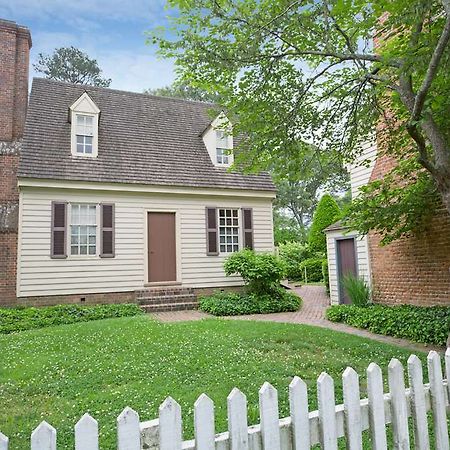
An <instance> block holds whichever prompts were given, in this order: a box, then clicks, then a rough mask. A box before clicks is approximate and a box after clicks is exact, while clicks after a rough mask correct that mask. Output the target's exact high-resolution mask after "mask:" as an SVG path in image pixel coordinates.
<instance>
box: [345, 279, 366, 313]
mask: <svg viewBox="0 0 450 450" xmlns="http://www.w3.org/2000/svg"><path fill="white" fill-rule="evenodd" d="M342 285H343V287H344V289H345V291H346V292H347V294H348V296H349V297H350V300H351V302H352V305H356V306H362V307H364V306H367V305H368V304H369V303H370V295H371V294H370V287H369V285H368V284H367V282H366V280H364V278H361V277H356V276H355V275H351V274H348V275H346V276H345V277H344V278H343V280H342Z"/></svg>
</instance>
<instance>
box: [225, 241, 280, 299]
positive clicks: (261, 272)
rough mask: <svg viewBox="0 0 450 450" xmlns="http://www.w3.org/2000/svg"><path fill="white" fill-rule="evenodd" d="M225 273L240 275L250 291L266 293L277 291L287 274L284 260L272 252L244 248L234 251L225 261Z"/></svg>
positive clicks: (260, 293)
mask: <svg viewBox="0 0 450 450" xmlns="http://www.w3.org/2000/svg"><path fill="white" fill-rule="evenodd" d="M224 269H225V274H226V275H227V276H230V275H236V274H237V275H240V276H241V277H242V279H243V280H244V281H245V283H246V284H247V286H248V290H249V292H250V293H254V294H257V295H266V294H270V293H272V292H276V291H277V288H278V285H279V283H280V281H281V280H282V279H283V277H284V274H285V266H284V264H283V262H282V261H281V260H280V259H279V258H278V257H277V256H275V255H273V254H271V253H255V252H254V251H253V250H249V249H244V250H241V251H240V252H236V253H233V254H232V255H231V256H229V257H228V258H227V259H226V261H225V263H224Z"/></svg>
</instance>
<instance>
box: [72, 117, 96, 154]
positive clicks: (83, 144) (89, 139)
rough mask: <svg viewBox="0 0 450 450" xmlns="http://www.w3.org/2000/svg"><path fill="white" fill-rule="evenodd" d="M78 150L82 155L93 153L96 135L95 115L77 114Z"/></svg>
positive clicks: (76, 133) (76, 134)
mask: <svg viewBox="0 0 450 450" xmlns="http://www.w3.org/2000/svg"><path fill="white" fill-rule="evenodd" d="M75 117H76V125H75V128H76V129H75V136H76V141H77V142H76V144H77V148H76V152H77V154H80V155H92V150H93V147H92V144H93V137H94V116H91V115H87V114H75Z"/></svg>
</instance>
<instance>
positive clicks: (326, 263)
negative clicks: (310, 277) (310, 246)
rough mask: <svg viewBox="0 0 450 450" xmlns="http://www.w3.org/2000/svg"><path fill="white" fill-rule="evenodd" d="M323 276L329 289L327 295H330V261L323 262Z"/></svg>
mask: <svg viewBox="0 0 450 450" xmlns="http://www.w3.org/2000/svg"><path fill="white" fill-rule="evenodd" d="M322 276H323V281H324V283H325V287H326V289H327V294H328V295H330V277H329V273H328V261H327V260H326V259H324V260H323V261H322Z"/></svg>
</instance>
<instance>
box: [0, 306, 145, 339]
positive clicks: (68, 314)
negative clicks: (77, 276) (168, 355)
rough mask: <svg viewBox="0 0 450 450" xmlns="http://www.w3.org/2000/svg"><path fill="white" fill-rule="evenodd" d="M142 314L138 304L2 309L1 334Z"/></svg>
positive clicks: (0, 313)
mask: <svg viewBox="0 0 450 450" xmlns="http://www.w3.org/2000/svg"><path fill="white" fill-rule="evenodd" d="M138 314H142V310H141V308H140V307H139V306H138V305H136V304H117V305H96V306H81V305H57V306H48V307H43V308H23V307H20V308H4V309H0V333H3V334H7V333H12V332H14V331H24V330H30V329H34V328H44V327H49V326H51V325H62V324H69V323H75V322H87V321H90V320H98V319H107V318H111V317H126V316H135V315H138Z"/></svg>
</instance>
